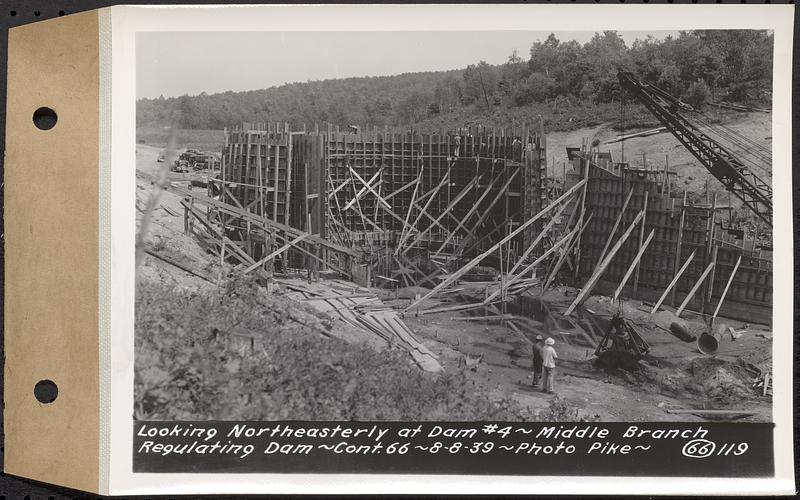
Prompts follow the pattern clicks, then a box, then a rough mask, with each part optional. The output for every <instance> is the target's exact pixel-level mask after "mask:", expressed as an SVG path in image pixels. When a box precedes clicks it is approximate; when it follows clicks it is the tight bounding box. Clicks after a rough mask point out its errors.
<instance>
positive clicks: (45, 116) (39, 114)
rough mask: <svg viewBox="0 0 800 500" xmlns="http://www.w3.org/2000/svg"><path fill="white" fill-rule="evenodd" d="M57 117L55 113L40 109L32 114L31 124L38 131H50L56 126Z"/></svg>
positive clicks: (44, 108) (48, 109)
mask: <svg viewBox="0 0 800 500" xmlns="http://www.w3.org/2000/svg"><path fill="white" fill-rule="evenodd" d="M57 121H58V115H56V112H55V111H53V110H52V109H50V108H47V107H41V108H39V109H37V110H36V111H34V112H33V124H34V125H36V128H38V129H39V130H50V129H51V128H53V127H55V126H56V122H57Z"/></svg>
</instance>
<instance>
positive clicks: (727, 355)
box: [383, 288, 772, 422]
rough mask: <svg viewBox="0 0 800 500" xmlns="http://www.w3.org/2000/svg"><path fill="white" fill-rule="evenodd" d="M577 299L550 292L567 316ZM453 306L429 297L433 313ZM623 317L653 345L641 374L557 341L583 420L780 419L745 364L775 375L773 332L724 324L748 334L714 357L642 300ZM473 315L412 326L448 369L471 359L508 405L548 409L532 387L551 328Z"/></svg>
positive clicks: (396, 302) (571, 397)
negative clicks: (655, 317)
mask: <svg viewBox="0 0 800 500" xmlns="http://www.w3.org/2000/svg"><path fill="white" fill-rule="evenodd" d="M565 292H566V294H565ZM528 293H532V294H533V295H537V293H538V292H528ZM403 295H404V294H403V291H402V290H401V291H400V292H399V293H398V294H397V296H398V298H396V299H393V298H392V297H393V294H392V293H386V292H384V296H383V299H384V302H386V303H388V304H392V305H393V306H395V307H398V308H404V307H406V306H407V305H408V304H409V303H410V300H409V299H406V298H402V296H403ZM573 298H574V290H571V289H565V288H561V289H557V290H549V291H548V292H547V293H546V294H545V295H544V296H543V299H545V300H546V301H547V302H548V304H550V306H551V307H552V308H554V309H558V308H561V309H562V310H563V309H565V308H566V307H567V306H568V305H569V303H570V302H571V301H572V300H573ZM453 303H454V302H450V301H447V302H444V301H441V300H436V299H429V300H426V301H425V303H424V306H423V308H426V309H427V308H432V307H444V306H447V305H452V304H453ZM586 307H587V308H588V309H590V310H592V311H593V312H595V313H597V314H598V315H601V316H603V315H605V316H607V317H610V316H611V315H613V314H614V313H615V312H616V309H617V306H616V305H613V304H611V303H610V300H609V299H608V298H606V297H600V296H595V297H591V298H590V299H589V300H588V301H587V302H586ZM645 310H646V311H647V312H644V311H645ZM623 312H624V315H625V317H626V318H628V319H629V320H631V321H633V322H634V323H635V324H636V325H637V326H638V327H639V331H641V332H642V333H643V337H644V339H645V340H646V341H647V342H648V343H649V344H650V346H651V351H650V353H649V356H647V357H646V359H645V360H644V361H643V362H641V363H640V367H639V369H638V370H634V371H633V372H626V371H623V370H614V371H606V370H604V369H602V368H598V367H596V366H595V365H594V363H593V362H592V361H591V360H592V358H593V356H592V355H593V351H594V349H593V348H591V347H589V346H588V345H585V344H582V343H579V342H577V339H574V338H572V339H570V337H567V336H566V335H554V337H555V338H554V340H556V344H555V348H556V351H557V352H558V356H559V359H558V363H557V369H556V381H555V386H556V393H557V394H558V397H559V398H561V399H563V400H566V401H567V402H568V403H569V404H570V406H572V407H574V408H575V409H576V410H577V414H576V415H575V418H576V420H578V419H586V420H600V421H673V422H674V421H702V420H704V419H703V418H701V417H699V416H696V415H693V414H671V413H668V412H667V410H669V409H675V410H678V409H724V410H736V411H739V410H741V411H747V412H755V413H756V415H754V416H751V417H747V418H744V419H742V420H741V421H771V418H772V417H771V411H772V410H771V408H772V398H771V396H769V395H768V396H761V395H760V389H758V390H756V389H753V388H752V387H751V385H752V382H753V380H752V377H750V376H749V375H748V374H746V373H744V371H743V370H742V369H741V367H740V362H739V359H743V360H746V361H748V362H750V363H753V364H755V365H757V366H760V367H764V368H765V369H769V368H770V367H771V361H770V360H771V352H772V340H771V338H772V335H771V332H769V331H768V328H767V327H763V326H758V325H744V324H742V323H741V322H737V321H731V320H726V319H724V318H720V319H719V320H718V322H717V324H719V323H724V324H725V325H728V326H732V327H733V328H734V329H735V330H736V331H737V332H738V331H741V330H743V329H745V330H746V331H745V333H742V334H741V335H740V336H739V338H738V339H737V340H735V341H732V340H731V338H730V337H727V338H723V339H722V340H721V341H720V347H719V350H718V352H717V354H716V355H715V356H713V357H708V356H704V355H703V354H701V353H700V352H699V351H698V349H697V347H696V345H695V343H694V342H692V343H684V342H682V341H680V340H678V339H677V338H676V337H674V336H673V335H671V334H670V333H668V332H667V331H664V330H662V329H660V328H658V327H655V326H654V325H653V323H652V321H651V320H650V318H649V309H648V308H646V307H644V306H643V305H642V304H641V303H640V302H638V301H629V302H626V303H625V304H624V306H623ZM480 314H485V313H480ZM659 314H661V315H663V313H659ZM683 316H684V317H685V318H684V319H687V320H688V323H689V324H690V327H691V329H692V330H693V331H695V332H699V331H700V330H702V329H703V326H704V325H703V324H702V322H701V321H700V320H699V318H692V317H686V316H687V315H686V313H684V315H683ZM468 317H469V314H468V313H466V312H445V313H436V314H430V315H419V316H416V315H414V314H413V313H410V314H407V315H406V316H405V318H404V320H405V322H406V324H408V325H409V326H410V327H411V328H412V329H413V330H414V331H415V332H416V333H417V334H418V337H419V338H420V339H421V340H423V342H424V343H425V345H426V346H427V347H428V348H429V349H431V350H432V351H434V352H435V353H436V354H437V355H438V356H439V358H440V359H439V361H440V362H441V363H442V365H443V366H444V367H445V369H446V370H447V369H456V368H457V367H459V366H463V364H464V360H465V358H468V359H471V360H475V359H478V358H480V361H479V362H478V363H477V365H475V366H474V367H472V368H471V369H470V372H469V373H470V376H471V377H473V378H474V379H475V380H476V382H479V383H480V384H481V385H484V386H489V387H491V388H492V389H493V393H494V394H495V395H496V396H497V397H498V399H499V398H501V397H503V396H511V397H513V398H514V399H515V400H517V401H518V402H519V403H521V404H523V405H525V406H527V407H528V408H530V409H531V410H533V411H534V412H536V411H541V410H543V409H545V408H547V406H548V405H549V404H550V401H551V400H552V399H553V397H554V396H552V395H549V394H545V393H542V392H541V391H540V390H539V389H538V388H534V387H532V386H531V384H532V359H531V353H532V351H531V342H530V340H531V339H532V338H535V336H536V335H537V334H538V333H541V334H543V335H544V336H545V337H547V332H546V327H545V325H542V326H541V328H525V327H522V333H523V335H520V334H519V333H516V332H515V331H514V330H513V329H511V328H509V327H506V326H501V325H500V324H499V323H498V322H496V321H495V322H490V321H462V320H463V319H464V318H468ZM518 324H519V323H518ZM759 334H761V335H764V336H759ZM559 337H560V338H559Z"/></svg>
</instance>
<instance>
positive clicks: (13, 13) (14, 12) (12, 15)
mask: <svg viewBox="0 0 800 500" xmlns="http://www.w3.org/2000/svg"><path fill="white" fill-rule="evenodd" d="M9 14H10V15H11V17H14V16H16V15H17V11H16V10H12V11H11V12H9Z"/></svg>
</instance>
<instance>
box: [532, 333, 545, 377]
mask: <svg viewBox="0 0 800 500" xmlns="http://www.w3.org/2000/svg"><path fill="white" fill-rule="evenodd" d="M543 348H544V339H543V338H542V336H541V335H537V336H536V340H534V342H533V386H534V387H538V386H539V381H540V380H541V378H542V361H543V358H542V349H543Z"/></svg>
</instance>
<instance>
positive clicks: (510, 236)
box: [403, 180, 586, 312]
mask: <svg viewBox="0 0 800 500" xmlns="http://www.w3.org/2000/svg"><path fill="white" fill-rule="evenodd" d="M585 183H586V181H585V180H583V181H580V182H578V183H577V184H575V185H574V186H572V187H571V188H570V189H569V190H568V191H567V192H566V193H564V194H562V195H561V196H559V197H558V198H557V199H556V200H555V201H553V202H552V203H550V204H549V205H548V206H546V207H545V208H543V209H542V210H541V211H540V212H539V213H538V214H536V215H535V216H533V217H531V218H530V219H528V220H527V221H525V222H524V223H522V224H521V225H520V226H519V227H518V228H517V229H515V230H514V231H512V232H511V233H509V234H508V235H507V236H506V237H505V238H503V239H502V240H500V241H499V242H498V243H496V244H495V245H492V247H491V248H490V249H488V250H486V251H485V252H483V253H482V254H480V255H478V256H477V257H475V258H474V259H472V260H471V261H469V263H467V264H466V265H465V266H464V267H462V268H461V269H459V270H458V271H456V272H454V273H453V274H451V275H450V276H448V277H447V279H445V280H444V281H442V282H441V283H440V284H439V285H438V286H436V287H435V288H434V289H433V290H431V291H430V292H428V293H427V294H425V296H424V297H420V298H419V299H418V300H416V301H414V302H413V303H412V304H411V305H409V306H408V307H406V308H405V310H404V311H403V312H408V311H409V310H411V309H412V308H413V307H416V306H418V305H419V304H420V303H421V302H422V301H424V300H425V299H427V298H428V297H430V296H431V295H433V294H435V293H437V292H439V290H441V289H443V288H445V287H447V286H449V285H450V284H452V283H453V282H454V281H456V280H457V279H459V278H460V277H461V276H463V275H464V274H466V273H467V272H468V271H469V270H470V269H472V268H473V267H475V266H476V265H478V263H479V262H481V261H482V260H483V259H485V258H486V257H487V256H488V255H491V254H492V253H493V252H494V251H495V250H497V249H498V248H499V247H500V246H501V245H503V244H505V243H507V242H509V241H511V240H512V239H513V238H514V237H515V236H516V235H518V234H519V233H521V232H522V231H524V230H525V229H526V228H527V227H528V226H530V225H531V224H533V223H534V222H536V221H537V220H539V219H540V218H541V217H542V216H544V215H545V214H547V213H549V212H550V211H551V210H552V209H553V208H555V207H557V206H559V205H560V204H561V202H562V201H564V200H565V199H567V198H568V197H570V196H572V195H573V194H574V193H575V192H576V191H577V190H578V189H580V188H581V187H583V185H584V184H585Z"/></svg>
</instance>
